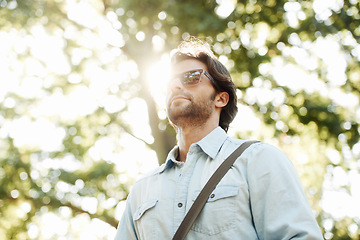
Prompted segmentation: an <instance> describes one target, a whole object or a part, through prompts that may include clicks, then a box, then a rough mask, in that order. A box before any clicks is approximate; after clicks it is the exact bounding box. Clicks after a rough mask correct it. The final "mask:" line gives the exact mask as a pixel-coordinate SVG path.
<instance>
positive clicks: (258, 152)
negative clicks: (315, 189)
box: [115, 127, 323, 240]
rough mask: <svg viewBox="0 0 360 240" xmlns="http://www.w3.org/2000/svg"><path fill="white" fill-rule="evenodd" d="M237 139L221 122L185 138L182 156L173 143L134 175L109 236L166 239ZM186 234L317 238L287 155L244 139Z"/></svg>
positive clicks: (196, 238)
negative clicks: (160, 159) (158, 160)
mask: <svg viewBox="0 0 360 240" xmlns="http://www.w3.org/2000/svg"><path fill="white" fill-rule="evenodd" d="M243 142H244V140H239V139H233V138H230V137H228V136H227V135H226V133H225V131H224V130H222V129H221V128H220V127H217V128H216V129H214V130H213V131H212V132H211V133H210V134H208V135H207V136H206V137H205V138H203V139H202V140H201V141H199V142H197V143H194V144H192V145H191V147H190V149H189V152H188V155H187V157H186V162H185V163H182V162H178V161H177V160H176V158H177V155H178V147H175V148H174V149H173V150H171V151H170V153H169V155H168V158H167V160H166V162H165V164H163V165H161V166H160V167H159V168H157V169H156V170H155V171H153V172H152V173H150V174H148V175H146V176H144V177H143V178H141V179H140V180H138V181H137V182H136V183H135V185H134V186H133V188H132V190H131V193H130V194H129V196H128V199H127V203H126V209H125V212H124V214H123V216H122V219H121V221H120V224H119V226H118V230H117V235H116V237H115V239H116V240H120V239H121V240H132V239H141V240H170V239H171V238H172V237H173V235H174V234H175V232H176V230H177V228H178V227H179V225H180V223H181V221H182V220H183V218H184V217H185V214H186V213H187V211H188V210H189V209H190V207H191V205H192V204H193V202H194V200H195V199H196V197H197V195H198V194H199V192H200V191H201V189H202V188H203V186H204V185H205V184H206V182H207V181H208V179H209V178H210V177H211V175H212V174H213V173H214V171H215V170H216V168H217V167H218V166H219V165H220V164H221V163H222V162H223V161H224V160H225V159H226V158H227V157H228V156H229V155H230V154H231V153H232V152H233V151H234V150H235V149H236V148H237V147H238V146H239V145H241V144H242V143H243ZM186 239H188V240H190V239H192V240H202V239H206V240H211V239H221V240H224V239H229V240H234V239H244V240H252V239H273V240H280V239H307V240H311V239H323V238H322V235H321V232H320V229H319V227H318V225H317V222H316V220H315V217H314V215H313V213H312V210H311V208H310V205H309V203H308V201H307V199H306V196H305V194H304V191H303V189H302V186H301V183H300V180H299V178H298V176H297V173H296V171H295V169H294V167H293V165H292V163H291V161H290V160H289V159H288V157H287V156H286V155H285V154H284V153H283V152H281V151H280V150H279V149H277V148H275V147H273V146H271V145H268V144H265V143H255V144H253V145H251V146H250V147H249V148H248V149H247V150H246V151H245V152H244V153H243V154H242V156H241V157H239V158H238V159H237V160H236V162H235V163H234V165H233V166H232V167H231V168H230V170H229V171H228V173H227V174H226V175H225V176H224V178H223V179H222V180H221V181H220V183H219V184H218V185H217V187H216V188H215V190H214V191H213V193H212V194H211V195H210V197H209V199H208V202H207V203H206V204H205V207H204V209H203V210H202V212H201V213H200V215H199V216H198V218H197V220H196V221H195V223H194V225H193V226H192V228H191V230H190V232H189V233H188V235H187V237H186Z"/></svg>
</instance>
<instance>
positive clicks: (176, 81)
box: [167, 78, 184, 92]
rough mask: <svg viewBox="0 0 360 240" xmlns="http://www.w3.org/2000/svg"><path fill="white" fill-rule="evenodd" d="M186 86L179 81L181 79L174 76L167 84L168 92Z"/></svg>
mask: <svg viewBox="0 0 360 240" xmlns="http://www.w3.org/2000/svg"><path fill="white" fill-rule="evenodd" d="M183 88H184V86H183V85H182V83H181V82H180V81H179V79H177V78H174V79H170V80H169V81H168V84H167V92H172V91H174V90H183Z"/></svg>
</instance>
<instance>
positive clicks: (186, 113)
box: [166, 59, 215, 127]
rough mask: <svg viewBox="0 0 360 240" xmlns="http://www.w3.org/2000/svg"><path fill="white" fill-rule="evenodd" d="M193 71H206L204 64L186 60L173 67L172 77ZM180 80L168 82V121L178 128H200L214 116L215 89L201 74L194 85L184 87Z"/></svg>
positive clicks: (172, 79) (174, 79) (173, 79)
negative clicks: (189, 126) (188, 126)
mask: <svg viewBox="0 0 360 240" xmlns="http://www.w3.org/2000/svg"><path fill="white" fill-rule="evenodd" d="M195 69H203V70H205V71H208V70H207V68H206V65H205V64H204V63H202V62H200V61H198V60H195V59H187V60H184V61H181V62H179V63H177V64H176V65H175V66H174V67H173V69H172V76H180V77H181V76H182V73H185V72H188V71H192V70H195ZM179 74H180V75H179ZM180 80H181V79H179V78H178V77H176V78H171V79H170V80H169V81H170V82H169V84H168V88H167V99H166V100H167V101H166V102H167V103H166V107H167V113H168V116H169V119H170V121H171V122H172V123H173V124H175V125H176V126H178V127H184V126H187V125H191V126H200V125H202V124H204V122H205V121H206V120H207V119H208V118H209V117H210V116H211V114H214V109H215V106H214V98H215V89H214V87H213V86H212V84H211V81H210V79H208V78H207V77H206V76H205V74H203V73H202V74H201V76H200V81H199V83H198V84H196V85H184V84H182V83H181V81H180Z"/></svg>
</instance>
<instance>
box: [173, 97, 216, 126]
mask: <svg viewBox="0 0 360 240" xmlns="http://www.w3.org/2000/svg"><path fill="white" fill-rule="evenodd" d="M186 96H187V97H188V98H189V102H188V103H186V104H181V105H180V104H173V103H170V104H169V105H168V107H167V112H168V117H169V120H170V121H171V123H172V124H173V125H175V126H176V127H184V126H192V127H196V126H201V125H203V124H204V123H205V122H206V120H208V119H209V118H210V116H211V114H212V113H213V111H214V109H213V106H214V104H213V103H214V99H215V93H214V94H212V95H211V96H210V97H209V98H206V99H200V100H197V101H194V99H193V97H192V96H191V95H189V94H187V95H186Z"/></svg>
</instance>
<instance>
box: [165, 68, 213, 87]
mask: <svg viewBox="0 0 360 240" xmlns="http://www.w3.org/2000/svg"><path fill="white" fill-rule="evenodd" d="M201 74H204V75H205V76H206V77H207V78H208V79H209V80H210V81H211V83H212V84H214V85H215V80H214V79H213V78H212V77H211V75H210V74H209V73H208V72H207V71H205V70H204V69H195V70H191V71H188V72H184V73H180V74H175V75H174V76H173V77H172V79H173V80H175V79H179V80H180V82H181V83H182V85H184V86H189V87H190V86H195V85H197V84H198V83H199V82H200V79H201Z"/></svg>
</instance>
